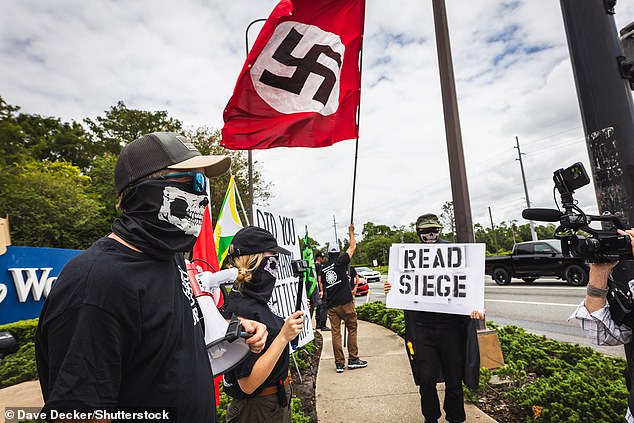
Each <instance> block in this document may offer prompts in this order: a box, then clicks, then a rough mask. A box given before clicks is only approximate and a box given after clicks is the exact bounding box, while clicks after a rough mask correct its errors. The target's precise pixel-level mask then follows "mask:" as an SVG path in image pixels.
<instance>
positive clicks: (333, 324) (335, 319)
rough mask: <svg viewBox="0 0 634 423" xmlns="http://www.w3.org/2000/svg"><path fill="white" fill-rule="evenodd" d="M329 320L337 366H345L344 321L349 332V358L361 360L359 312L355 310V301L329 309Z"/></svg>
mask: <svg viewBox="0 0 634 423" xmlns="http://www.w3.org/2000/svg"><path fill="white" fill-rule="evenodd" d="M328 319H329V320H330V329H331V330H332V332H331V333H332V352H333V354H334V355H335V364H345V362H346V357H345V356H344V355H343V347H342V346H341V321H342V320H343V321H344V322H345V325H346V329H347V330H348V358H349V359H350V358H352V359H354V358H359V347H358V345H357V311H356V309H355V308H354V300H352V301H350V302H349V303H347V304H343V305H340V306H335V307H332V308H329V309H328Z"/></svg>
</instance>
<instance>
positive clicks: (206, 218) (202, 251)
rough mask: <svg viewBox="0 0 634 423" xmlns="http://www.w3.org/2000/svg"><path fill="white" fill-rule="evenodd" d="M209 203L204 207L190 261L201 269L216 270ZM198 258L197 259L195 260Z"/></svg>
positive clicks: (216, 258)
mask: <svg viewBox="0 0 634 423" xmlns="http://www.w3.org/2000/svg"><path fill="white" fill-rule="evenodd" d="M210 210H211V209H210V207H209V204H208V205H207V207H206V208H205V213H204V215H203V224H202V228H201V229H200V234H198V239H197V240H196V243H195V244H194V248H193V250H192V262H193V263H194V264H195V265H196V266H198V267H200V268H201V269H202V271H203V272H204V271H209V272H214V273H215V272H217V271H218V270H219V267H220V266H218V254H217V253H216V243H215V242H214V226H213V223H212V221H211V212H210ZM197 259H198V260H197Z"/></svg>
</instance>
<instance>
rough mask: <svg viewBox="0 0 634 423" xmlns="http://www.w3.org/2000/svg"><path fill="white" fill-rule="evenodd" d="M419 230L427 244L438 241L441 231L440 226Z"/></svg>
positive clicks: (421, 238) (422, 239) (419, 234)
mask: <svg viewBox="0 0 634 423" xmlns="http://www.w3.org/2000/svg"><path fill="white" fill-rule="evenodd" d="M417 232H418V236H419V237H420V240H421V241H422V242H424V243H427V244H433V243H435V242H436V241H438V235H439V233H440V229H438V228H429V229H418V230H417Z"/></svg>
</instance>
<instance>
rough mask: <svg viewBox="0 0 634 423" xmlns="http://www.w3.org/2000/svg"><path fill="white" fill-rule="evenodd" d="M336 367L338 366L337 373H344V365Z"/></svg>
mask: <svg viewBox="0 0 634 423" xmlns="http://www.w3.org/2000/svg"><path fill="white" fill-rule="evenodd" d="M335 366H337V373H343V371H344V368H343V364H335Z"/></svg>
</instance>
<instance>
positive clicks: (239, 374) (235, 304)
mask: <svg viewBox="0 0 634 423" xmlns="http://www.w3.org/2000/svg"><path fill="white" fill-rule="evenodd" d="M232 313H235V315H236V316H240V317H244V318H245V319H251V320H255V321H258V322H260V323H264V324H265V325H266V330H267V331H268V332H269V333H268V335H267V337H266V344H265V346H264V349H263V350H262V352H261V353H260V354H254V353H249V354H248V355H247V357H246V358H245V359H244V360H243V361H241V362H240V364H238V365H237V366H236V367H234V368H233V369H232V370H230V371H228V372H227V373H225V376H224V380H225V382H224V385H225V391H226V392H227V394H229V395H231V396H232V397H234V398H249V397H253V396H255V395H256V394H258V393H259V392H260V391H262V389H264V388H267V387H269V386H277V385H278V383H279V381H280V380H285V379H286V376H288V364H289V352H288V348H284V350H283V351H282V354H280V358H279V359H278V360H277V362H276V363H275V367H273V370H272V371H271V374H269V377H267V378H266V380H265V381H264V382H263V383H262V384H261V385H260V386H259V387H258V389H256V390H255V391H254V392H253V393H252V394H250V395H248V394H246V393H244V392H243V391H242V390H241V389H240V386H239V385H238V379H242V378H243V377H247V376H249V375H250V374H251V371H252V370H253V366H254V365H255V362H256V361H257V359H258V358H259V357H260V356H261V355H262V354H264V352H265V351H266V350H268V349H269V347H270V346H271V344H272V343H273V340H274V339H275V338H276V337H277V335H279V333H280V330H281V329H282V326H284V319H282V318H281V317H279V316H276V315H275V314H273V312H272V311H271V309H270V308H269V306H268V305H266V304H262V303H261V302H259V301H257V300H255V299H253V298H251V297H249V296H248V295H243V294H240V293H239V292H237V291H231V292H230V293H229V295H228V296H227V301H226V303H225V317H226V316H228V315H231V314H232Z"/></svg>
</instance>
